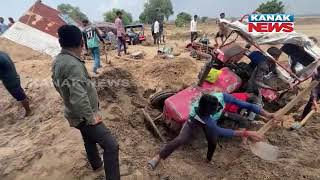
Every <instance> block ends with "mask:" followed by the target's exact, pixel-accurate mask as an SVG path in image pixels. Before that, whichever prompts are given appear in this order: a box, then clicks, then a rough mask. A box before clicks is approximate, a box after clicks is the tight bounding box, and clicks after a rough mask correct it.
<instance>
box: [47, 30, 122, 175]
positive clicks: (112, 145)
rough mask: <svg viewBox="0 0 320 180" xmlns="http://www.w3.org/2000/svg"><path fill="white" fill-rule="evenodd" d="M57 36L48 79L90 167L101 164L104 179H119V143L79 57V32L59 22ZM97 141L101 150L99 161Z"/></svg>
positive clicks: (80, 41) (80, 49) (98, 167)
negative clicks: (77, 133) (76, 132)
mask: <svg viewBox="0 0 320 180" xmlns="http://www.w3.org/2000/svg"><path fill="white" fill-rule="evenodd" d="M58 36H59V43H60V46H61V48H62V50H61V52H60V54H58V55H57V56H56V58H55V60H54V62H53V65H52V81H53V84H54V86H55V88H56V90H57V92H58V93H59V94H60V96H61V98H62V99H63V103H64V106H65V110H64V115H65V117H66V119H67V120H68V121H69V124H70V126H71V127H75V128H77V129H78V130H80V132H81V135H82V138H83V141H84V146H85V150H86V152H87V157H88V160H89V162H90V164H91V167H92V168H93V170H99V169H101V168H103V166H104V170H105V174H106V179H109V180H120V170H119V145H118V143H117V141H116V139H115V138H114V137H113V136H112V135H111V132H110V130H109V129H108V128H107V127H106V126H105V125H104V123H103V122H102V116H101V115H100V114H99V100H98V93H97V90H96V88H95V86H93V85H92V84H93V83H92V81H91V79H90V77H89V74H88V72H87V69H86V67H85V65H84V63H85V62H84V61H82V60H81V59H80V56H81V51H82V48H83V45H84V41H83V39H82V33H81V31H80V29H79V28H77V27H76V26H73V25H63V26H61V27H60V28H59V29H58ZM65 81H70V83H63V82H65ZM61 82H62V83H61ZM97 144H99V146H100V147H101V148H102V149H103V150H104V152H103V161H102V160H101V158H100V155H99V151H98V148H97Z"/></svg>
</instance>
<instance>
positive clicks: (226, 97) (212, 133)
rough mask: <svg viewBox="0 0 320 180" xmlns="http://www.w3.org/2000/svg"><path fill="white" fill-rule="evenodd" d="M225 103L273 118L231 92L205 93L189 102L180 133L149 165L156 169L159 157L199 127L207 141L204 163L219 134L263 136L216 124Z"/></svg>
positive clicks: (166, 153) (252, 138)
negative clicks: (188, 112)
mask: <svg viewBox="0 0 320 180" xmlns="http://www.w3.org/2000/svg"><path fill="white" fill-rule="evenodd" d="M226 104H235V105H237V106H239V107H240V108H242V109H247V110H249V111H253V112H255V113H256V114H259V115H262V116H264V117H266V118H268V119H273V118H275V117H274V114H273V113H269V112H267V111H266V110H264V109H262V108H261V107H260V106H258V105H255V104H251V103H247V102H244V101H240V100H237V99H236V98H234V97H233V96H232V95H230V94H226V93H213V94H204V95H202V96H201V98H200V100H199V101H198V102H194V103H193V104H192V108H191V113H190V116H189V120H188V121H187V122H185V124H184V125H183V127H182V129H181V131H180V134H179V135H178V136H177V137H176V138H175V139H174V140H172V141H171V142H169V143H168V144H166V145H165V146H164V147H163V148H162V149H161V150H160V152H159V154H157V155H156V156H155V157H154V158H153V159H152V160H150V161H149V162H148V165H149V166H150V167H151V168H152V169H155V168H156V167H157V165H158V164H159V162H160V161H161V160H164V159H166V158H167V157H169V156H170V155H171V154H172V152H173V151H175V150H176V149H177V148H178V147H180V146H181V145H183V144H186V143H187V142H188V141H189V140H190V139H191V137H192V133H193V132H194V131H195V130H196V129H199V128H198V127H201V128H202V129H203V131H204V133H205V136H206V139H207V141H208V151H207V162H210V161H211V160H212V156H213V154H214V151H215V149H216V145H217V140H218V137H219V136H225V137H235V136H238V137H243V138H249V139H251V140H253V141H260V140H261V139H262V137H261V136H260V135H259V134H258V133H257V132H256V131H247V130H232V129H224V128H221V127H218V125H217V121H218V120H219V119H220V117H221V115H222V112H223V110H224V109H225V106H226Z"/></svg>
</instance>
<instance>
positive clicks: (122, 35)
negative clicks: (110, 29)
mask: <svg viewBox="0 0 320 180" xmlns="http://www.w3.org/2000/svg"><path fill="white" fill-rule="evenodd" d="M114 23H115V25H116V28H117V37H118V56H121V48H122V46H123V50H124V53H125V54H127V46H126V32H125V30H124V26H123V22H122V12H121V11H117V19H116V20H115V22H114Z"/></svg>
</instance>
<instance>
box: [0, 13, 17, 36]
mask: <svg viewBox="0 0 320 180" xmlns="http://www.w3.org/2000/svg"><path fill="white" fill-rule="evenodd" d="M8 21H9V23H8V24H6V23H5V22H4V18H3V17H0V35H1V34H3V33H4V32H5V31H6V30H7V29H8V28H9V27H11V26H12V25H13V24H14V23H15V21H14V19H13V18H12V17H9V18H8Z"/></svg>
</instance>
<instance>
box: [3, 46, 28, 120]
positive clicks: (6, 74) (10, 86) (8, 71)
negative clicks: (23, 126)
mask: <svg viewBox="0 0 320 180" xmlns="http://www.w3.org/2000/svg"><path fill="white" fill-rule="evenodd" d="M0 80H1V81H2V83H3V85H4V87H5V88H6V89H7V90H8V91H9V93H10V94H11V95H12V96H13V97H14V98H15V99H16V100H17V101H19V102H21V104H22V106H23V108H24V109H25V111H26V113H25V116H31V115H32V114H33V113H32V111H31V109H30V106H29V100H28V98H27V95H26V94H25V92H24V90H23V89H22V87H21V82H20V77H19V75H18V73H17V71H16V67H15V66H14V64H13V62H12V60H11V58H10V57H9V56H8V54H6V53H4V52H2V51H0Z"/></svg>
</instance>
